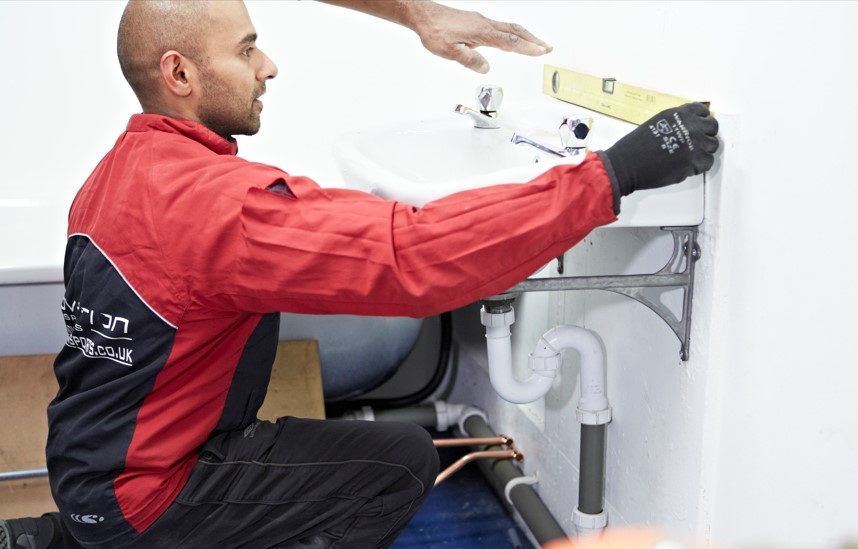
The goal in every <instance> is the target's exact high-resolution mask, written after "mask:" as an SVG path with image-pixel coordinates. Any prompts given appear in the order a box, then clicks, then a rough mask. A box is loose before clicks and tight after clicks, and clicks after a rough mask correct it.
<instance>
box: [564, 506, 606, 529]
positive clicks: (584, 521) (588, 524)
mask: <svg viewBox="0 0 858 549" xmlns="http://www.w3.org/2000/svg"><path fill="white" fill-rule="evenodd" d="M572 523H573V524H574V525H575V530H577V531H578V535H579V536H594V535H599V533H600V532H601V531H602V530H603V529H604V528H605V527H606V526H607V525H608V513H607V511H602V512H601V513H599V514H597V515H591V514H589V513H582V512H581V511H579V510H578V508H577V507H576V508H575V510H574V511H572Z"/></svg>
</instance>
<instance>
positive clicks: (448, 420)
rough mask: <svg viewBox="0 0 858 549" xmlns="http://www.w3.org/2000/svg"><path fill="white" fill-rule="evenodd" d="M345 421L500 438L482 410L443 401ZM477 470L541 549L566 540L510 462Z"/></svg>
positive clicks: (485, 463) (359, 413)
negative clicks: (455, 430) (402, 423)
mask: <svg viewBox="0 0 858 549" xmlns="http://www.w3.org/2000/svg"><path fill="white" fill-rule="evenodd" d="M342 419H359V420H365V421H408V422H411V423H416V424H418V425H420V426H422V427H431V428H437V429H438V430H439V431H445V430H447V429H448V428H449V427H450V426H453V425H456V424H458V426H459V431H461V433H462V435H463V436H465V437H475V438H484V437H490V438H497V436H498V435H497V434H496V433H495V432H494V431H492V429H491V427H489V424H488V422H487V418H486V414H485V412H483V411H482V410H480V409H478V408H475V407H473V406H467V405H463V404H450V403H448V402H442V401H438V402H434V403H432V404H425V405H420V406H411V407H408V408H399V409H396V410H373V409H372V408H369V407H364V408H361V409H360V410H356V411H354V412H351V413H348V414H346V415H344V416H342ZM478 448H479V449H480V450H502V449H503V446H501V445H496V446H478ZM477 466H478V467H479V468H480V470H481V471H482V473H483V474H484V475H485V477H486V479H487V480H488V481H489V485H490V486H491V487H492V489H493V490H495V492H496V493H497V494H498V497H500V498H502V501H505V502H507V503H509V504H510V505H511V506H512V507H514V508H515V509H516V510H517V511H518V513H519V515H521V518H522V520H523V521H524V523H525V525H526V526H527V528H528V530H529V531H530V533H531V534H532V535H533V537H534V538H535V539H536V541H537V542H538V544H539V545H543V544H545V543H548V542H549V541H551V540H555V539H566V533H565V532H564V531H563V529H562V528H561V527H560V525H559V524H558V523H557V521H556V520H555V519H554V516H553V515H552V514H551V512H550V511H549V510H548V508H547V507H546V506H545V503H543V501H542V500H541V499H540V498H539V494H537V493H536V491H535V490H534V489H533V487H532V486H531V484H533V483H534V480H532V479H530V478H529V477H525V476H523V475H522V474H521V471H519V469H518V467H516V466H515V465H513V464H512V462H511V460H509V459H497V460H479V461H477Z"/></svg>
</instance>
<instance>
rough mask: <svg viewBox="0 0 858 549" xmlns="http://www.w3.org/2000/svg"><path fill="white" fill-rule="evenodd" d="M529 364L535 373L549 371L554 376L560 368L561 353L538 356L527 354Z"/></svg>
mask: <svg viewBox="0 0 858 549" xmlns="http://www.w3.org/2000/svg"><path fill="white" fill-rule="evenodd" d="M527 364H528V366H530V369H531V370H533V371H534V372H535V373H541V372H548V373H550V376H551V377H554V374H555V372H557V370H559V369H560V354H559V353H558V354H556V355H550V356H537V355H534V354H533V353H530V354H529V355H528V356H527Z"/></svg>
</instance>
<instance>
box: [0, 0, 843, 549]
mask: <svg viewBox="0 0 858 549" xmlns="http://www.w3.org/2000/svg"><path fill="white" fill-rule="evenodd" d="M455 5H457V6H463V7H466V8H468V9H476V10H479V11H482V12H483V13H486V14H489V15H491V16H493V17H495V18H497V19H505V20H510V21H516V22H519V23H522V24H524V25H525V26H527V27H528V28H530V29H531V30H533V31H534V32H536V33H537V34H538V35H540V36H541V37H543V38H545V39H546V40H548V41H549V42H551V43H553V44H554V45H555V47H556V50H555V52H554V53H552V54H550V55H549V56H546V57H544V58H540V59H530V58H523V57H517V56H511V55H507V54H503V53H500V52H493V51H492V52H486V55H487V57H488V58H489V61H490V62H491V63H492V66H493V70H492V72H491V73H490V75H488V76H487V77H484V76H480V75H476V74H472V73H469V72H467V71H465V70H463V69H460V68H459V67H458V66H456V65H454V64H452V63H449V62H445V61H443V60H440V59H437V58H434V57H433V56H431V55H429V54H426V53H425V52H423V51H422V49H421V48H420V46H419V43H418V41H417V40H416V39H415V38H414V37H413V36H412V35H411V34H410V33H409V32H408V31H407V30H405V29H402V28H398V27H395V26H393V25H390V24H388V23H385V22H381V21H376V20H373V19H371V18H369V17H366V16H363V15H362V14H357V13H353V12H349V11H347V10H340V9H337V8H333V7H330V6H326V5H320V4H316V3H312V2H278V3H274V2H254V3H251V4H250V10H251V16H252V17H253V18H254V22H255V24H256V27H257V30H258V31H259V33H260V41H259V45H260V46H261V47H262V48H263V49H265V50H266V51H267V52H268V53H269V54H271V56H272V57H273V58H274V60H275V61H276V62H277V63H278V65H279V68H280V76H279V77H278V79H277V80H275V81H274V82H272V83H270V85H269V86H268V89H269V91H268V94H267V95H266V100H265V112H264V118H263V129H262V131H261V132H260V134H259V135H258V136H257V137H254V138H252V139H247V138H245V139H241V140H240V141H239V144H240V151H241V154H242V155H243V156H246V157H248V158H251V159H254V160H261V161H265V162H270V163H274V164H277V165H280V166H282V167H283V168H284V169H286V170H287V171H290V172H292V173H303V174H308V175H311V176H314V177H316V178H317V179H318V180H319V181H320V182H321V183H323V184H333V185H339V184H342V182H341V181H340V180H339V175H338V173H337V171H336V168H335V166H334V165H333V159H332V157H331V155H330V151H329V148H330V144H331V141H332V139H333V138H334V137H335V136H336V135H337V134H338V133H340V132H342V131H345V130H348V129H352V128H357V127H361V126H366V125H371V124H381V123H385V122H390V121H394V120H399V119H402V118H407V117H413V116H420V115H422V114H424V113H428V114H435V113H438V112H444V111H447V110H449V109H452V107H453V105H454V104H455V103H459V102H463V101H464V102H470V100H471V97H470V96H471V93H472V91H471V90H472V88H473V87H474V86H475V85H476V84H478V83H485V82H496V83H499V84H501V85H503V86H504V88H505V91H506V98H507V101H508V102H514V101H517V100H526V99H527V98H532V97H534V96H536V95H538V94H539V89H540V76H541V68H542V63H544V62H548V63H553V64H558V65H563V66H567V67H569V68H573V69H578V70H583V71H588V72H592V73H595V74H599V75H603V76H613V77H616V78H618V79H619V80H622V81H626V82H630V83H634V84H637V85H642V86H648V87H653V88H657V89H661V90H664V91H669V92H673V93H676V94H679V95H684V96H689V97H695V98H697V97H699V98H706V99H709V100H711V101H712V104H713V109H714V110H715V111H716V112H720V113H724V114H725V115H733V116H732V117H731V118H729V119H730V120H731V121H734V122H736V124H735V125H734V126H733V127H731V128H730V129H729V132H728V134H729V135H727V134H725V140H727V142H726V143H725V147H726V148H727V149H728V158H726V159H725V162H724V164H723V171H722V173H721V175H722V179H721V181H720V185H719V186H710V188H709V189H708V193H709V194H708V196H707V199H708V203H707V207H708V208H709V210H708V211H709V216H708V218H707V221H706V223H705V224H704V226H703V227H702V229H701V238H702V246H703V253H704V256H703V259H702V260H701V263H700V265H699V269H700V270H699V271H698V274H699V276H698V288H697V290H698V291H697V295H696V297H695V307H694V309H695V310H694V339H693V343H692V358H691V360H690V361H689V362H688V363H687V364H682V363H680V362H679V360H678V359H677V352H678V346H677V344H676V342H675V338H673V335H672V334H671V333H669V332H668V331H667V329H666V328H665V327H664V325H663V324H662V323H661V321H659V320H657V319H655V318H654V316H653V315H652V314H651V313H649V311H647V310H645V309H643V307H641V306H639V305H637V304H635V303H633V302H629V301H628V300H625V299H624V298H620V297H613V296H610V295H602V294H598V293H596V292H581V293H578V294H575V295H568V296H563V297H561V296H552V297H542V296H540V297H533V299H530V296H529V298H528V300H527V302H526V303H524V304H523V305H522V307H521V309H522V310H521V311H520V313H521V314H520V315H519V316H520V318H522V319H523V320H522V321H520V322H518V323H517V324H516V326H515V329H516V330H517V331H516V332H515V335H514V337H515V338H519V337H521V339H522V341H521V342H520V344H519V345H517V346H516V353H517V354H518V355H519V356H521V354H522V353H523V351H524V349H525V348H529V347H530V345H531V344H532V339H530V336H529V335H526V334H538V333H540V332H541V331H543V330H544V329H545V328H547V327H549V326H551V325H553V324H555V323H557V322H576V323H581V324H583V325H585V326H587V327H589V328H592V329H594V330H596V331H597V332H598V333H599V335H600V336H601V337H602V339H603V340H604V341H605V345H606V348H607V352H608V357H609V358H608V360H609V369H610V374H609V376H610V377H609V396H610V397H611V399H612V403H613V406H614V411H615V421H614V423H613V424H612V425H611V427H610V428H609V431H610V438H609V464H608V485H607V492H608V508H609V510H610V511H611V517H612V523H614V524H622V523H652V524H665V525H667V526H670V527H672V528H675V529H678V530H683V531H690V532H692V533H694V534H696V535H701V536H704V537H711V538H712V539H714V540H717V541H719V542H721V543H724V544H726V545H730V546H734V547H738V546H748V545H752V544H765V545H768V546H778V547H833V546H835V545H836V544H838V543H839V542H841V541H842V540H843V539H844V538H845V537H846V536H851V537H852V538H853V539H854V538H856V537H858V519H856V517H858V503H856V497H855V494H856V493H858V473H856V470H855V467H854V465H853V464H854V463H855V462H858V437H856V435H855V433H856V432H858V411H856V407H855V405H854V398H853V393H854V387H855V386H856V385H858V373H856V370H855V368H854V367H855V360H854V359H853V358H852V339H853V331H854V327H855V324H856V323H855V321H854V315H855V311H856V310H858V290H856V286H855V285H854V284H852V283H851V276H850V275H851V267H852V264H853V261H852V260H851V258H850V252H851V251H852V248H853V247H854V246H850V245H849V244H848V242H851V239H848V240H847V238H848V235H849V233H850V229H851V223H850V221H851V219H852V218H853V217H854V216H852V215H850V212H849V211H848V209H847V208H850V207H851V206H853V205H854V204H855V203H856V199H858V187H856V180H858V177H856V168H855V167H854V165H853V162H852V158H853V157H854V154H852V142H851V138H852V135H853V133H854V128H855V127H856V126H858V114H856V111H855V109H854V108H852V107H851V105H850V104H849V102H848V100H847V98H848V97H849V93H850V91H851V90H853V89H855V85H856V83H858V82H856V74H855V69H854V61H853V58H854V55H855V53H856V52H858V44H856V38H855V32H854V29H853V25H854V22H855V21H856V20H858V4H856V3H821V2H814V3H812V4H811V3H800V2H760V3H751V2H746V3H738V2H736V3H726V2H725V3H720V2H717V3H705V2H686V3H681V2H635V3H614V2H536V1H529V2H518V1H517V2H513V1H510V2H497V3H490V2H468V3H457V4H455ZM121 10H122V5H121V4H119V3H115V2H92V3H82V2H50V3H39V2H2V3H0V44H2V48H0V52H2V53H0V64H2V65H0V66H2V74H3V84H4V85H3V86H2V88H0V94H2V105H3V106H4V128H3V129H4V131H3V132H2V133H0V166H2V167H3V176H2V177H3V179H2V191H0V200H3V199H7V200H8V199H16V198H21V197H26V196H31V195H33V196H36V197H37V198H38V199H39V200H42V199H43V198H44V197H45V196H47V197H48V198H46V200H49V201H53V202H52V203H54V206H53V208H54V210H51V212H54V213H51V212H48V213H46V216H47V217H46V218H45V219H41V220H39V222H38V223H36V224H34V226H33V227H26V228H20V229H16V228H13V229H12V230H15V234H14V236H15V237H18V238H21V237H22V235H26V236H24V238H27V239H30V240H31V241H32V242H33V245H34V246H41V245H46V246H49V245H51V244H43V243H44V242H45V241H48V242H56V241H60V242H61V241H62V238H63V236H62V231H63V228H62V226H63V223H62V216H63V214H58V213H56V212H62V211H64V210H65V208H67V203H68V201H69V200H70V198H71V196H72V195H73V192H74V189H76V187H77V186H78V185H79V184H80V182H81V181H82V180H83V178H84V177H85V175H86V173H87V172H88V171H89V170H90V169H91V167H92V166H93V165H94V164H95V162H96V161H97V160H98V158H99V157H100V156H101V154H103V153H104V152H105V151H106V150H107V148H108V147H109V146H110V144H111V143H112V142H113V140H114V139H115V137H116V135H118V133H119V132H120V131H121V129H122V127H123V126H124V123H125V120H126V118H127V116H128V114H130V112H133V111H134V110H135V109H136V104H135V102H134V100H133V96H132V95H131V94H130V92H129V91H127V90H126V89H125V86H124V83H123V82H122V80H121V76H120V75H119V68H118V64H117V62H116V60H115V57H114V55H113V51H114V40H115V28H116V23H117V22H118V17H119V15H120V13H121ZM837 91H842V92H843V93H842V97H840V98H838V95H837V94H836V92H837ZM726 118H727V117H725V119H726ZM45 229H47V233H45ZM3 230H4V231H6V232H8V231H9V230H10V229H9V228H6V227H4V229H3ZM651 236H652V234H651V232H648V231H634V230H623V231H618V232H611V231H610V230H606V231H599V232H597V233H594V235H592V236H591V237H590V238H589V239H588V244H590V243H591V244H592V245H588V246H586V247H579V249H576V250H575V251H573V252H572V253H571V254H569V256H570V257H569V259H570V261H571V262H572V264H573V265H574V266H575V268H576V269H577V270H579V271H581V272H591V271H593V270H597V269H607V270H618V271H631V270H637V269H644V270H645V269H647V268H649V267H652V266H653V265H655V266H656V267H657V266H660V265H657V264H658V263H659V261H660V260H661V259H660V258H661V257H662V255H663V254H664V249H663V245H660V244H658V242H656V245H652V246H649V245H646V243H647V242H648V241H649V240H650V237H651ZM642 247H643V248H642ZM641 249H642V251H637V250H641ZM0 253H2V252H0ZM0 259H2V255H0ZM60 261H61V257H57V263H59V262H60ZM4 301H5V300H4ZM51 313H52V312H51ZM6 318H8V315H7V317H6ZM474 324H478V321H477V319H476V318H474ZM0 328H2V325H0ZM470 328H474V326H473V325H472V326H470ZM476 328H479V326H478V325H477V326H476ZM465 332H467V330H463V335H462V339H463V340H465V341H466V342H467V341H468V340H469V338H468V337H467V334H466V333H465ZM6 333H8V332H6ZM60 334H61V332H60ZM2 337H3V336H2V335H0V338H2ZM16 337H17V336H16ZM7 341H8V340H7ZM7 341H3V340H2V339H0V352H2V347H3V346H4V345H6V344H7ZM463 362H465V364H464V366H465V368H463V370H464V373H463V377H462V379H461V386H460V388H461V391H460V394H464V393H465V391H464V389H465V388H467V387H468V386H469V385H468V384H479V387H480V388H481V389H480V396H479V397H478V400H479V401H480V404H481V405H483V406H485V407H486V408H487V409H489V410H490V411H491V412H492V414H493V415H492V420H493V423H495V426H496V427H497V428H498V429H499V430H511V431H512V430H514V431H515V432H511V433H510V434H513V435H515V436H516V438H517V440H520V441H521V443H522V447H523V449H524V451H525V452H526V453H527V454H528V460H527V467H528V468H531V469H534V470H537V471H538V472H539V474H540V477H541V478H542V479H543V482H542V485H541V487H540V490H541V491H542V493H543V496H544V497H545V498H546V500H547V501H548V502H549V504H550V505H551V506H552V509H553V510H554V511H555V513H556V514H557V515H558V518H560V519H561V521H563V523H564V525H565V526H567V527H568V514H569V512H571V508H572V506H574V503H575V502H574V499H575V494H576V491H575V486H574V480H573V478H574V476H575V475H574V473H575V466H576V463H577V428H575V427H574V421H571V420H570V417H571V418H574V414H573V412H572V410H574V400H575V392H576V383H575V381H574V372H575V359H574V357H569V358H567V362H568V368H569V373H567V374H564V376H563V379H562V381H561V383H560V384H559V386H558V387H557V388H556V389H555V392H553V393H552V394H551V395H550V396H549V397H548V398H547V399H546V402H544V403H537V404H535V405H533V406H530V407H527V408H526V409H525V410H524V411H522V410H519V409H516V408H514V407H512V406H510V405H506V404H505V403H501V402H498V401H497V399H496V398H495V397H493V396H492V395H491V394H490V393H488V392H486V391H484V390H483V388H484V387H485V382H484V379H483V378H482V377H481V376H483V375H484V374H482V373H481V372H482V370H481V368H480V364H479V363H480V358H479V356H478V355H477V351H473V350H472V349H470V348H466V356H465V360H464V361H463ZM469 364H470V366H472V367H471V368H468V367H467V366H468V365H469ZM570 374H571V375H570ZM540 427H541V428H540Z"/></svg>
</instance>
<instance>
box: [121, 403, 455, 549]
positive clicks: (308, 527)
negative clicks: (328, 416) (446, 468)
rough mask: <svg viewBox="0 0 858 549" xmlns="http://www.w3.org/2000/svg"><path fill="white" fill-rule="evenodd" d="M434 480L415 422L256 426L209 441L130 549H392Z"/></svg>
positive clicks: (429, 452) (434, 467)
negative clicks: (167, 504) (174, 493)
mask: <svg viewBox="0 0 858 549" xmlns="http://www.w3.org/2000/svg"><path fill="white" fill-rule="evenodd" d="M437 474H438V454H437V452H436V450H435V448H434V446H433V444H432V440H431V438H430V437H429V434H428V433H427V432H426V431H425V430H424V429H423V428H421V427H418V426H416V425H411V424H407V423H388V422H378V423H375V422H363V421H333V420H328V421H320V420H308V419H296V418H293V417H285V418H280V419H279V420H278V421H277V423H270V422H267V421H257V422H255V423H253V424H251V425H250V426H248V427H247V428H246V429H244V430H242V431H236V432H230V433H224V434H220V435H218V436H215V437H214V438H212V439H211V440H210V441H209V442H208V443H206V444H205V446H204V447H203V449H202V454H201V456H200V460H199V462H198V463H197V465H196V466H195V467H194V469H193V471H192V472H191V475H190V478H189V479H188V483H187V485H186V486H185V487H184V489H183V490H182V492H181V493H180V495H179V497H178V498H177V499H176V501H175V502H174V503H173V504H172V505H171V506H170V507H169V508H168V509H167V511H166V512H165V513H164V515H162V516H161V517H160V518H159V519H158V520H157V521H156V522H155V523H154V524H153V525H152V526H151V527H149V528H148V529H147V530H146V531H145V532H143V533H142V534H141V535H140V536H139V537H138V538H137V539H136V540H135V541H134V542H132V543H131V545H129V546H128V547H129V549H131V548H133V549H160V548H163V549H269V548H272V549H273V548H296V549H297V548H311V547H312V548H317V547H318V548H328V549H363V548H381V547H387V546H388V545H390V544H391V543H392V542H393V540H394V539H396V536H397V535H398V534H399V532H401V531H402V529H403V528H405V525H406V524H407V523H408V521H409V520H410V519H411V517H412V516H413V515H414V513H415V512H416V511H417V508H418V507H419V506H420V504H421V503H422V502H423V500H424V499H426V496H427V495H428V494H429V491H430V490H431V489H432V486H433V483H434V481H435V477H436V476H437Z"/></svg>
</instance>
